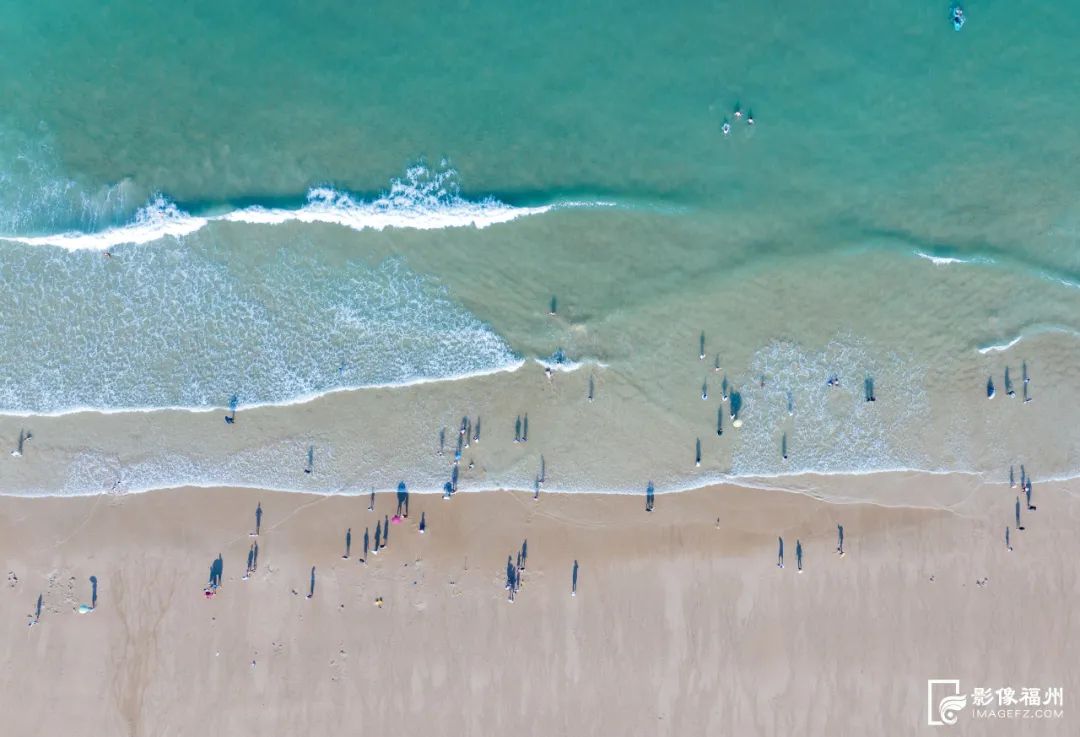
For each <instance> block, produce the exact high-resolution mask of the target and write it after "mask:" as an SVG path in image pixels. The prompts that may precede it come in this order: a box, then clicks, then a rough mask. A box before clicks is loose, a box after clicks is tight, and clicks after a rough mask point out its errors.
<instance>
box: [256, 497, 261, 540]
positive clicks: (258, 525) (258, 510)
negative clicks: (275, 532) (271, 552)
mask: <svg viewBox="0 0 1080 737" xmlns="http://www.w3.org/2000/svg"><path fill="white" fill-rule="evenodd" d="M261 530H262V502H259V503H258V505H257V506H256V507H255V534H256V535H258V534H259V532H260V531H261Z"/></svg>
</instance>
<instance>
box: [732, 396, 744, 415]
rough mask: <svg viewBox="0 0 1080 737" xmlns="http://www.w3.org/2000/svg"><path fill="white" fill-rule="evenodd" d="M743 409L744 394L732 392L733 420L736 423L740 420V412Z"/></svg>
mask: <svg viewBox="0 0 1080 737" xmlns="http://www.w3.org/2000/svg"><path fill="white" fill-rule="evenodd" d="M741 409H742V394H740V393H739V392H736V391H733V392H731V419H732V421H733V422H734V421H735V420H737V419H739V410H741Z"/></svg>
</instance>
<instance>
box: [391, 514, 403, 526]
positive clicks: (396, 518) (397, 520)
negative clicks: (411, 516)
mask: <svg viewBox="0 0 1080 737" xmlns="http://www.w3.org/2000/svg"><path fill="white" fill-rule="evenodd" d="M390 521H391V522H393V523H394V524H395V525H400V524H401V515H400V514H395V515H394V516H393V517H391V518H390Z"/></svg>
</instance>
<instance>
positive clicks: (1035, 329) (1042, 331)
mask: <svg viewBox="0 0 1080 737" xmlns="http://www.w3.org/2000/svg"><path fill="white" fill-rule="evenodd" d="M1052 334H1058V335H1067V336H1069V337H1071V338H1076V339H1080V331H1077V330H1074V329H1072V328H1069V327H1065V326H1062V325H1034V326H1031V327H1028V328H1024V329H1023V330H1021V331H1020V334H1019V335H1017V336H1016V337H1015V338H1013V339H1011V340H1009V341H1006V342H1004V343H992V344H990V345H985V346H981V347H980V348H979V353H982V354H983V355H986V354H987V353H1002V352H1004V351H1007V350H1009V349H1010V348H1012V347H1013V346H1015V345H1017V344H1019V343H1020V342H1021V341H1023V340H1026V339H1028V338H1033V337H1035V336H1036V335H1052Z"/></svg>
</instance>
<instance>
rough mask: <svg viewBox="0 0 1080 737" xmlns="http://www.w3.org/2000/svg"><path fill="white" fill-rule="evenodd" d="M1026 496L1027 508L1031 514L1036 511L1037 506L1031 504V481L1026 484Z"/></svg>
mask: <svg viewBox="0 0 1080 737" xmlns="http://www.w3.org/2000/svg"><path fill="white" fill-rule="evenodd" d="M1024 495H1025V496H1026V497H1027V508H1028V511H1029V512H1034V511H1035V505H1034V504H1032V503H1031V479H1030V478H1029V479H1028V480H1027V483H1026V484H1024Z"/></svg>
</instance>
